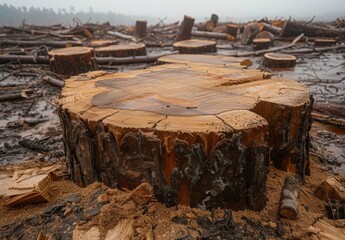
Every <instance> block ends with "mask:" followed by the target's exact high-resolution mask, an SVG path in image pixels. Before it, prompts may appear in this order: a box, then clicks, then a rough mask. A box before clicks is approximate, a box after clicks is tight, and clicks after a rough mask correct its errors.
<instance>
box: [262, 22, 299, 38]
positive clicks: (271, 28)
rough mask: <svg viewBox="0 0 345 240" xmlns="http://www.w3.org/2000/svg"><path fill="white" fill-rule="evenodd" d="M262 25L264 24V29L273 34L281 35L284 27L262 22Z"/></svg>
mask: <svg viewBox="0 0 345 240" xmlns="http://www.w3.org/2000/svg"><path fill="white" fill-rule="evenodd" d="M262 26H263V30H265V31H268V32H270V33H273V34H277V35H279V34H280V33H281V31H282V28H280V27H276V26H273V25H271V24H269V23H262ZM298 35H299V34H298Z"/></svg>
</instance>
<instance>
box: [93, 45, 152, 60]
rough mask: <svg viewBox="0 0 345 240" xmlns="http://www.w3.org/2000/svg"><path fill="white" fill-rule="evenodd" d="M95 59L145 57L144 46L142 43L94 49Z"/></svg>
mask: <svg viewBox="0 0 345 240" xmlns="http://www.w3.org/2000/svg"><path fill="white" fill-rule="evenodd" d="M95 54H96V56H97V57H134V56H144V55H146V46H145V44H143V43H138V44H127V45H111V46H108V47H101V48H95Z"/></svg>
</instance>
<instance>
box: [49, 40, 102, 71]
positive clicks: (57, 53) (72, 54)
mask: <svg viewBox="0 0 345 240" xmlns="http://www.w3.org/2000/svg"><path fill="white" fill-rule="evenodd" d="M48 55H49V59H50V60H49V65H50V67H51V69H52V71H53V72H55V73H58V74H62V75H66V76H73V75H78V74H80V73H85V72H89V71H93V70H97V63H96V61H95V59H94V52H93V48H89V47H69V48H62V49H56V50H52V51H50V52H49V53H48Z"/></svg>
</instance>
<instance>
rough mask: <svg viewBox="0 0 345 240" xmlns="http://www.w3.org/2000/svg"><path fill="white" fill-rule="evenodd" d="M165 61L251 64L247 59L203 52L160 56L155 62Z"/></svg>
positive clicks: (163, 62)
mask: <svg viewBox="0 0 345 240" xmlns="http://www.w3.org/2000/svg"><path fill="white" fill-rule="evenodd" d="M165 63H179V64H186V65H191V64H197V65H212V67H213V66H217V67H226V68H240V69H242V68H247V67H248V66H250V65H252V62H251V61H250V60H249V59H243V58H237V57H228V56H220V55H217V56H213V55H205V54H172V55H167V56H164V57H160V58H159V59H158V60H157V64H165Z"/></svg>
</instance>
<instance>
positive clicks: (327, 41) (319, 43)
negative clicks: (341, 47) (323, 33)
mask: <svg viewBox="0 0 345 240" xmlns="http://www.w3.org/2000/svg"><path fill="white" fill-rule="evenodd" d="M336 43H337V41H336V40H335V39H334V38H317V39H315V40H314V46H315V47H324V46H330V45H335V44H336Z"/></svg>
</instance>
